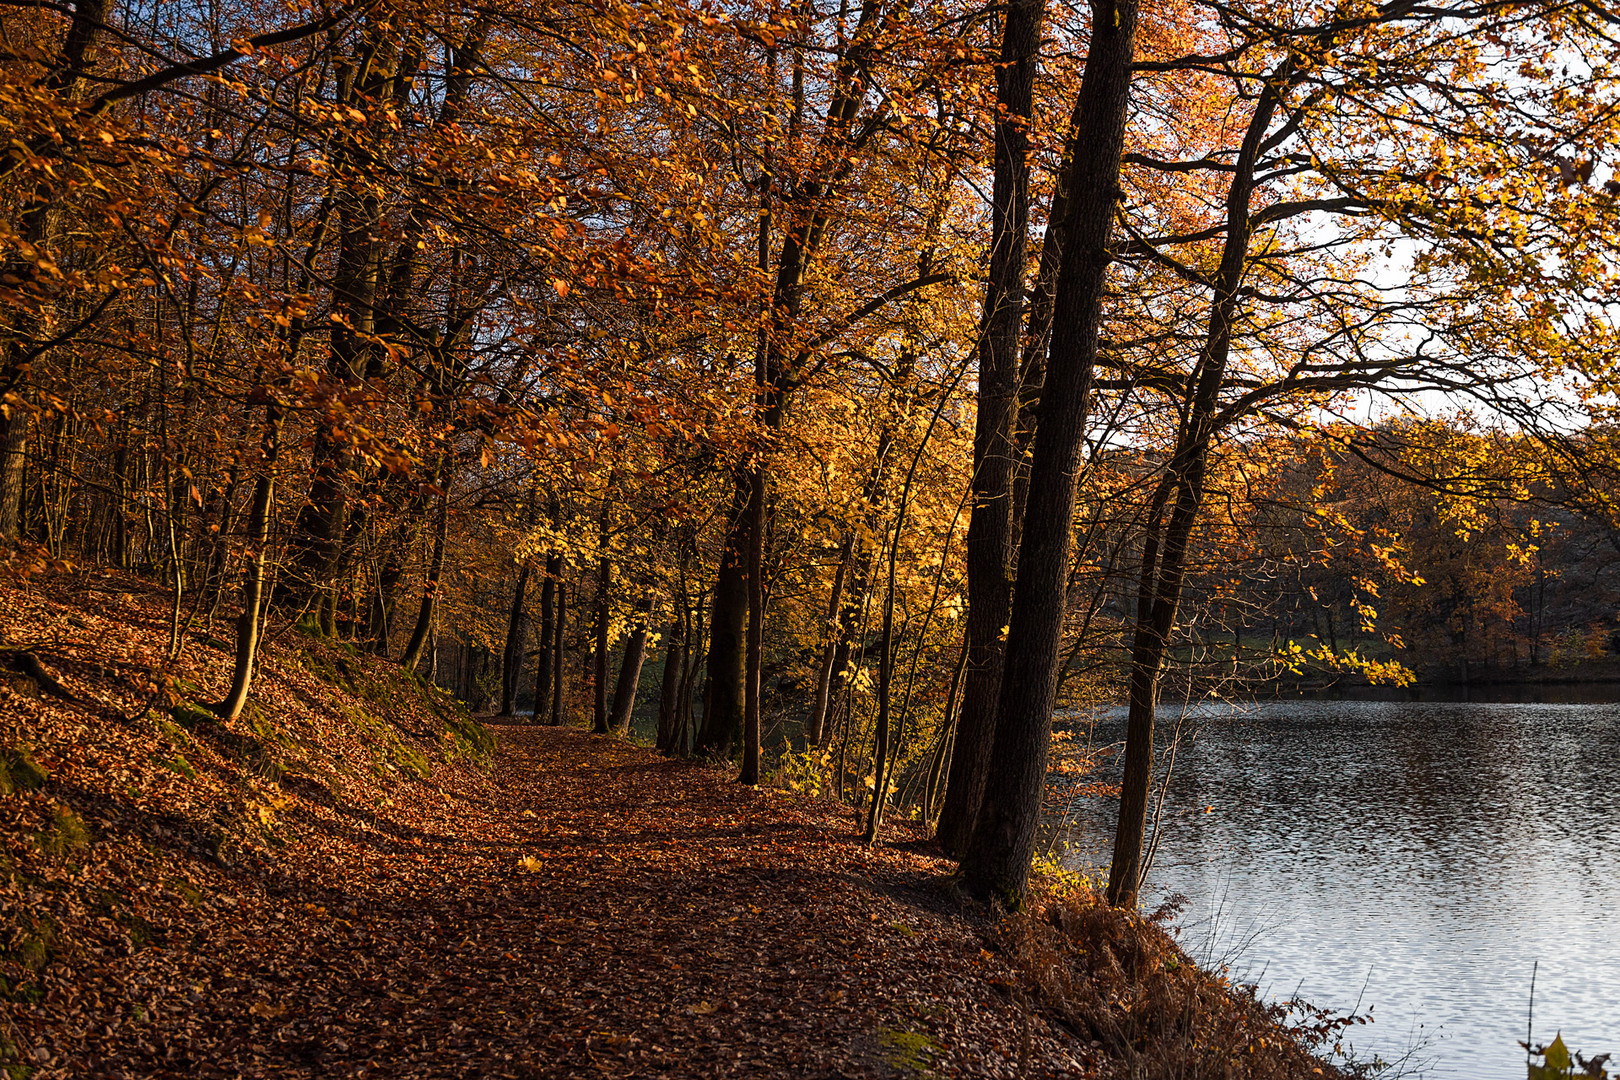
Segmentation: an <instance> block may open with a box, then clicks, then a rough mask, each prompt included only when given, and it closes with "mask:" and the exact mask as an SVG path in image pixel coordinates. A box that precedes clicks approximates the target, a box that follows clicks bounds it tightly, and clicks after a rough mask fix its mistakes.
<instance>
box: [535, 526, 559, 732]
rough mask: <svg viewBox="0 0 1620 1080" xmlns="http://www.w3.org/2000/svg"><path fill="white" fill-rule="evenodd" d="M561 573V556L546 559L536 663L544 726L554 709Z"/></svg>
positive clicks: (538, 700) (537, 714) (538, 709)
mask: <svg viewBox="0 0 1620 1080" xmlns="http://www.w3.org/2000/svg"><path fill="white" fill-rule="evenodd" d="M561 573H562V556H561V555H558V554H556V553H552V554H550V555H547V556H546V580H545V581H544V582H542V583H541V585H540V648H539V650H538V652H537V655H536V656H535V662H534V722H535V723H536V724H538V723H541V717H542V716H544V715H546V713H547V711H548V710H549V709H550V707H551V680H552V679H553V678H554V677H555V674H557V673H558V671H559V669H557V668H555V667H553V664H554V662H555V660H556V658H555V656H553V655H552V654H553V653H554V652H555V651H556V644H555V643H556V639H557V636H558V634H557V578H558V575H560V574H561Z"/></svg>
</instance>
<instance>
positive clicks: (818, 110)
mask: <svg viewBox="0 0 1620 1080" xmlns="http://www.w3.org/2000/svg"><path fill="white" fill-rule="evenodd" d="M1099 13H1100V14H1101V15H1105V16H1107V18H1106V20H1101V19H1100V16H1099ZM1615 25H1616V18H1615V16H1614V15H1612V14H1611V13H1609V12H1607V11H1605V10H1603V9H1602V8H1600V7H1599V6H1597V5H1594V4H1590V3H1585V2H1568V3H1562V2H1551V0H1537V2H1517V0H1515V2H1474V0H1457V2H1454V3H1449V2H1448V3H1440V4H1417V3H1414V2H1411V0H1387V2H1385V3H1382V4H1374V3H1366V2H1362V0H1335V2H1325V3H1315V2H1300V3H1272V2H1269V0H1240V2H1237V3H1223V2H1216V0H1174V2H1171V3H1167V4H1163V5H1158V6H1155V7H1153V8H1152V9H1151V10H1149V9H1143V10H1141V11H1140V12H1138V11H1137V8H1136V6H1135V4H1134V3H1129V2H1119V3H1111V2H1107V0H1099V3H1098V4H1096V5H1094V6H1093V7H1091V8H1087V7H1084V6H1078V7H1076V6H1070V5H1066V4H1053V5H1045V4H1043V3H1041V2H1040V0H1014V2H1013V3H1012V4H1011V5H994V4H977V3H957V2H955V0H927V2H917V0H866V2H865V3H864V4H859V5H857V4H853V3H849V2H841V3H838V4H829V3H816V2H813V0H781V2H766V3H716V2H707V0H706V2H702V3H689V4H688V3H663V2H660V0H643V2H636V3H621V2H617V0H589V2H581V3H574V2H567V0H565V2H555V0H547V2H545V3H531V2H529V0H490V2H487V3H480V4H470V3H460V2H459V0H365V2H361V3H354V4H336V3H325V2H313V0H289V2H287V3H282V4H264V3H257V2H252V0H230V2H226V3H208V4H196V3H192V2H187V3H175V2H169V0H152V2H140V3H134V2H128V3H113V2H111V0H80V2H78V3H76V4H72V5H67V4H57V3H54V2H47V0H0V128H3V130H0V142H3V143H4V144H5V149H4V151H3V152H0V208H3V212H0V259H3V264H4V265H3V272H0V344H3V350H4V355H3V360H0V393H3V395H4V396H3V409H0V411H3V416H4V420H3V427H0V431H3V444H0V538H3V539H4V541H5V542H6V544H7V547H6V552H7V555H6V558H7V559H8V560H9V568H10V572H11V573H13V574H16V575H22V576H29V575H36V576H38V579H39V580H40V581H60V580H62V575H73V574H76V573H80V572H83V570H84V568H87V567H92V566H105V567H115V568H120V569H121V570H124V571H130V572H133V573H136V574H139V575H142V576H144V577H146V578H148V579H150V580H152V581H155V582H158V583H160V584H161V586H162V588H163V589H164V590H165V591H166V594H167V596H168V598H169V607H170V615H171V629H170V634H169V640H168V647H167V652H166V655H163V656H149V657H142V658H132V659H133V660H134V662H137V663H138V664H139V665H140V666H141V667H142V669H143V671H144V672H145V673H146V675H145V677H147V678H149V679H150V680H151V682H152V684H153V685H154V686H156V687H159V688H162V687H164V686H165V685H167V684H166V680H169V681H170V682H172V674H173V672H174V671H175V670H176V666H177V663H178V661H179V658H180V657H182V656H183V655H186V654H190V655H191V656H192V657H195V656H196V655H197V654H198V652H199V651H207V650H213V651H214V653H215V655H216V657H217V663H218V664H220V665H229V666H230V668H231V670H232V672H233V678H232V680H231V690H230V692H229V693H228V694H226V695H225V697H224V699H223V700H222V701H220V702H218V703H210V708H211V709H213V711H215V712H216V713H217V714H218V715H219V716H220V717H222V718H224V719H225V720H227V721H229V720H234V719H235V718H237V717H238V716H239V715H240V714H241V713H242V712H243V710H244V708H245V707H247V706H248V704H249V703H250V702H251V701H252V698H253V693H254V689H253V687H254V674H255V658H256V655H257V651H258V649H259V647H260V643H261V642H262V641H263V640H265V639H266V638H269V639H276V638H281V637H284V636H286V635H288V634H306V635H314V636H321V637H327V638H335V639H339V640H341V641H344V642H348V643H351V644H352V645H353V646H354V647H356V648H359V649H364V650H367V651H370V652H372V653H375V654H376V655H378V656H382V657H387V658H390V659H393V660H396V661H397V662H398V663H399V664H400V665H401V666H402V667H403V668H405V669H407V670H408V671H414V672H416V673H417V674H418V675H419V676H420V677H421V678H423V679H425V680H429V681H431V682H436V683H437V684H439V685H440V686H443V687H445V688H447V689H450V690H451V691H452V692H453V693H454V694H455V695H456V696H458V697H460V698H462V699H463V700H464V701H466V702H468V703H469V704H470V705H471V706H472V707H473V708H474V710H477V711H488V712H494V713H499V714H503V715H506V714H512V713H514V712H519V713H521V714H522V715H525V716H532V717H533V719H534V720H535V721H536V722H539V723H549V724H560V723H571V722H576V721H590V722H591V723H592V724H593V725H594V727H595V729H596V730H597V731H600V732H604V733H605V732H610V731H619V732H624V731H626V730H629V729H630V728H631V727H632V726H635V727H636V728H637V730H638V732H639V733H641V734H643V735H645V736H647V737H650V738H653V739H655V740H656V741H657V743H658V745H659V746H660V747H661V748H663V749H665V750H666V751H667V752H669V753H672V754H698V755H707V756H711V757H715V758H720V759H732V758H734V757H736V758H738V759H739V760H740V761H741V763H742V770H743V776H744V779H745V780H748V781H751V782H758V780H759V779H760V778H761V777H762V775H763V774H765V773H775V774H777V775H778V776H779V777H780V778H781V780H782V781H783V782H785V783H789V784H791V785H794V786H796V787H799V788H802V789H805V790H809V791H812V792H817V793H825V794H833V795H836V796H837V797H838V798H840V799H844V800H849V801H853V802H855V803H857V804H858V805H860V806H862V807H865V808H866V809H867V811H868V817H869V822H870V824H869V828H868V832H869V834H871V835H875V830H876V828H877V822H878V821H879V820H880V819H881V817H882V815H883V813H884V812H885V810H886V809H889V810H892V812H894V813H898V814H902V815H907V816H912V817H915V818H920V819H924V820H927V821H935V820H938V821H939V829H940V837H941V841H942V843H943V844H944V845H945V847H946V850H947V851H951V852H962V851H964V850H966V849H967V848H968V846H969V840H970V835H971V833H972V830H973V828H974V827H975V822H976V821H977V822H979V827H980V828H981V831H982V830H984V829H985V828H986V826H984V824H983V821H984V815H982V814H980V812H979V809H980V804H981V801H982V800H983V799H985V798H986V796H985V794H984V792H985V791H986V790H987V788H988V790H990V791H992V792H996V791H1001V792H1003V793H1005V792H1006V791H1007V790H1010V789H1009V788H1008V787H1007V784H1009V783H1011V781H1010V780H1008V779H1007V778H1005V777H1002V778H1000V779H998V778H997V777H994V776H990V775H989V769H990V762H991V761H992V760H993V759H996V758H998V756H999V757H1001V758H1006V759H1008V760H1013V759H1014V758H1016V759H1017V760H1019V761H1022V762H1026V764H1029V769H1031V770H1033V775H1035V776H1036V778H1037V780H1043V778H1044V776H1045V766H1046V763H1047V756H1046V755H1047V749H1046V745H1047V739H1046V735H1045V732H1046V731H1049V725H1050V715H1051V707H1052V701H1053V698H1052V696H1051V694H1050V693H1048V692H1046V691H1041V693H1047V697H1046V703H1045V706H1044V715H1041V713H1042V708H1043V707H1042V706H1041V703H1040V701H1039V700H1036V701H1034V704H1033V705H1031V704H1029V703H1020V702H1018V701H1013V700H1012V698H1013V697H1014V696H1016V695H1015V694H1014V693H1013V692H1012V691H1009V690H1008V689H1007V688H1008V687H1011V688H1013V690H1018V689H1019V688H1022V687H1025V686H1034V687H1037V688H1038V687H1039V685H1041V684H1042V678H1033V679H1032V678H1027V677H1026V676H1027V671H1026V670H1025V669H1024V668H1017V669H1016V674H1010V675H1009V678H1008V680H1006V686H1003V680H1001V671H1002V668H1003V664H1004V661H1005V662H1009V663H1022V662H1023V661H1024V659H1025V657H1034V658H1035V659H1036V660H1038V659H1039V658H1040V657H1042V656H1046V655H1048V654H1050V655H1051V656H1055V657H1056V663H1055V668H1054V669H1053V671H1052V674H1053V681H1055V685H1056V690H1055V694H1056V698H1055V700H1056V703H1057V706H1058V707H1059V708H1062V707H1064V706H1067V705H1074V704H1087V703H1096V702H1113V701H1123V700H1126V699H1127V698H1129V699H1130V700H1131V701H1132V702H1133V704H1135V705H1136V706H1138V709H1137V711H1138V712H1140V711H1141V710H1142V708H1145V709H1146V713H1147V720H1148V721H1149V724H1151V712H1152V705H1153V702H1154V701H1155V700H1156V698H1157V695H1158V694H1159V693H1161V692H1162V693H1164V694H1167V695H1171V694H1175V695H1179V694H1181V693H1184V692H1191V693H1197V694H1205V693H1222V694H1234V693H1249V692H1255V691H1263V690H1264V689H1265V688H1267V687H1270V686H1274V685H1275V684H1276V683H1277V681H1278V680H1282V681H1284V682H1287V683H1293V682H1305V683H1319V682H1322V681H1326V680H1329V679H1336V678H1348V679H1366V678H1371V679H1374V680H1379V681H1395V682H1404V681H1408V680H1410V679H1411V678H1412V677H1414V676H1417V677H1422V678H1428V679H1460V680H1463V681H1467V680H1471V679H1474V680H1477V679H1481V678H1490V677H1500V676H1501V675H1502V674H1503V673H1505V672H1512V673H1518V674H1520V675H1523V674H1524V673H1526V672H1529V673H1535V674H1547V673H1552V674H1553V675H1557V673H1559V672H1565V673H1566V674H1567V672H1568V671H1569V670H1570V669H1571V666H1572V665H1586V667H1585V668H1583V669H1582V670H1586V671H1592V670H1598V671H1600V672H1607V673H1608V674H1610V675H1613V674H1614V669H1613V668H1612V667H1605V666H1604V664H1605V662H1606V661H1605V658H1609V657H1612V655H1613V654H1614V653H1615V652H1616V651H1617V650H1620V641H1617V632H1620V623H1617V621H1616V615H1617V598H1620V592H1617V587H1620V582H1617V581H1616V577H1615V572H1614V571H1615V567H1616V565H1617V561H1620V560H1617V556H1620V516H1617V511H1616V504H1615V500H1616V498H1617V497H1620V471H1617V470H1620V444H1617V441H1616V434H1615V430H1616V429H1615V426H1614V421H1615V417H1614V399H1613V396H1612V392H1613V389H1614V385H1613V381H1614V374H1615V371H1616V367H1615V364H1616V360H1617V357H1620V353H1617V349H1616V345H1617V342H1616V340H1615V333H1614V328H1613V325H1612V321H1611V318H1610V315H1611V311H1612V303H1613V300H1614V298H1615V295H1616V293H1615V285H1616V281H1615V277H1616V271H1617V266H1616V263H1615V258H1614V244H1615V234H1614V231H1615V223H1616V221H1620V215H1617V214H1616V199H1617V194H1620V182H1617V181H1616V180H1615V179H1612V178H1611V176H1612V174H1611V160H1612V158H1613V155H1614V142H1615V138H1616V135H1617V132H1620V126H1617V125H1620V110H1617V108H1616V106H1617V104H1620V93H1617V87H1616V85H1615V72H1614V69H1613V67H1612V62H1613V58H1614V56H1615V50H1616V47H1617V43H1616V41H1615V39H1614V28H1615ZM1099 26H1100V27H1103V28H1104V29H1105V30H1106V33H1102V32H1099V31H1097V30H1096V27H1099ZM1094 38H1095V40H1094ZM1109 50H1113V52H1109ZM1121 50H1123V52H1122V53H1121ZM1111 56H1112V57H1113V58H1114V59H1113V61H1112V62H1113V64H1114V67H1113V69H1111V70H1113V72H1114V81H1113V83H1106V82H1105V76H1107V75H1108V74H1109V71H1108V70H1105V68H1106V65H1105V64H1104V61H1107V60H1108V59H1109V57H1111ZM1121 57H1122V59H1121ZM1110 93H1111V94H1112V96H1111V97H1110V96H1109V95H1110ZM1111 102H1112V103H1113V104H1110V103H1111ZM1110 109H1113V110H1114V112H1113V113H1110V111H1109V110H1110ZM1115 114H1117V116H1116V115H1115ZM1111 117H1113V119H1111ZM1088 229H1089V230H1090V231H1089V232H1088ZM1088 283H1089V284H1088ZM1088 289H1089V290H1090V291H1089V292H1088V291H1087V290H1088ZM1088 335H1089V336H1088ZM1065 432H1067V434H1065ZM1065 439H1068V440H1069V441H1068V442H1067V443H1065V442H1064V440H1065ZM1043 444H1044V445H1045V446H1046V447H1049V448H1051V447H1055V448H1057V449H1053V450H1051V453H1052V454H1056V455H1057V457H1055V458H1053V459H1052V464H1051V465H1050V467H1049V468H1048V467H1046V466H1043V465H1042V459H1041V453H1042V447H1043ZM1064 447H1067V448H1066V449H1065V448H1064ZM1043 469H1044V470H1045V471H1043ZM1054 477H1057V478H1058V479H1056V480H1054ZM1066 488H1067V489H1072V505H1069V504H1068V503H1066V502H1065V499H1067V498H1068V496H1067V495H1064V494H1063V490H1064V489H1066ZM1054 521H1055V522H1056V523H1057V524H1056V525H1055V526H1053V525H1051V524H1050V523H1051V522H1054ZM1054 528H1055V529H1056V532H1055V533H1054V532H1053V529H1054ZM1043 530H1044V531H1043ZM1053 536H1057V537H1059V538H1060V539H1061V544H1060V545H1059V546H1057V547H1054V546H1053V544H1057V543H1058V541H1057V540H1050V539H1042V538H1043V537H1047V538H1050V537H1053ZM1042 544H1045V545H1046V546H1045V547H1042V546H1040V545H1042ZM1032 551H1033V552H1034V553H1035V555H1034V556H1032V555H1031V552H1032ZM1054 552H1055V554H1054ZM1036 556H1038V558H1039V560H1043V561H1040V562H1039V565H1040V566H1041V567H1044V568H1045V569H1043V570H1042V573H1043V574H1045V576H1042V577H1037V576H1034V575H1033V573H1032V569H1031V568H1033V567H1036V566H1037V561H1035V557H1036ZM46 587H48V586H46ZM1015 597H1017V601H1016V604H1027V605H1031V608H1030V611H1024V609H1023V608H1022V607H1019V606H1015ZM1038 602H1044V603H1045V610H1046V614H1041V613H1035V612H1034V611H1033V605H1035V604H1037V603H1038ZM1020 612H1023V614H1020ZM1037 614H1040V617H1041V618H1043V619H1046V620H1047V621H1046V622H1045V623H1041V625H1043V626H1047V625H1049V624H1050V625H1051V626H1055V630H1052V631H1050V632H1048V631H1042V632H1041V633H1044V634H1045V637H1044V638H1041V641H1042V642H1044V643H1043V644H1041V647H1040V648H1039V649H1032V650H1025V649H1022V648H1020V647H1019V645H1018V644H1017V642H1020V641H1023V640H1024V639H1022V638H1019V636H1018V635H1019V634H1020V633H1023V632H1024V631H1023V630H1020V627H1029V626H1035V625H1036V623H1037V622H1039V620H1038V619H1036V615H1037ZM1053 620H1055V622H1054V621H1053ZM1029 632H1030V633H1031V634H1035V631H1033V630H1031V631H1029ZM1009 633H1010V634H1011V635H1012V636H1013V639H1014V642H1015V644H1014V645H1013V647H1012V648H1011V650H1010V651H1008V650H1006V642H1007V640H1008V639H1007V635H1008V634H1009ZM1036 636H1037V637H1038V636H1039V635H1036ZM1029 640H1031V641H1033V640H1035V638H1034V637H1032V638H1030V639H1029ZM9 644H10V645H12V646H14V647H16V648H22V647H23V646H24V645H25V643H22V642H12V643H9ZM1042 650H1045V651H1044V652H1043V651H1042ZM1004 652H1007V655H1005V656H1004ZM1037 654H1038V655H1037ZM1008 656H1010V657H1011V659H1010V660H1009V659H1008ZM1030 662H1031V663H1034V662H1035V660H1031V661H1030ZM1043 662H1044V661H1043ZM1010 670H1011V669H1010ZM1035 696H1036V698H1037V699H1038V698H1039V697H1040V693H1037V694H1036V695H1035ZM1014 714H1017V715H1018V716H1029V717H1034V719H1033V720H1032V721H1030V722H1031V723H1033V724H1034V726H1033V727H1029V726H1028V725H1027V724H1026V725H1025V727H1024V728H1021V729H1020V730H1021V731H1026V732H1028V731H1033V732H1034V734H1033V735H1031V736H1029V739H1033V740H1034V741H1033V742H1028V745H1029V746H1035V745H1036V744H1038V750H1029V751H1028V752H1027V753H1024V754H1022V756H1019V755H1015V754H1013V752H1012V751H1011V750H1009V749H1007V748H1009V747H1014V746H1015V744H1016V745H1025V744H1022V743H1016V739H1014V736H1013V735H1010V734H1008V733H1007V731H1008V730H1010V729H1008V728H1007V723H1008V721H1007V719H1006V718H1007V717H1009V716H1013V715H1014ZM1134 715H1135V714H1134V713H1133V716H1134ZM998 724H999V725H1000V727H998ZM1042 725H1045V727H1043V726H1042ZM1148 734H1149V736H1151V726H1149V728H1148ZM1018 737H1020V738H1022V737H1023V736H1018ZM1133 738H1136V736H1135V735H1133ZM1008 740H1013V741H1008ZM1026 741H1027V740H1026ZM1148 745H1149V746H1151V738H1150V739H1149V743H1148ZM992 747H997V748H1001V750H1000V751H998V753H994V754H993V753H992ZM762 756H763V761H762ZM1129 768H1130V766H1127V769H1128V770H1129ZM1149 773H1151V767H1150V765H1149ZM998 784H1000V785H1001V786H1000V787H998V786H997V785H998ZM1129 784H1130V780H1129V775H1128V776H1127V786H1129ZM1024 786H1025V788H1028V786H1029V785H1028V784H1027V783H1026V784H1025V785H1024ZM1004 801H1005V800H1004ZM1014 801H1016V800H1014ZM1036 801H1037V802H1038V792H1037V795H1036ZM1014 816H1015V817H1016V816H1017V815H1014ZM1025 816H1026V817H1027V815H1025ZM1022 827H1023V826H1022V825H1018V826H1017V828H1022ZM1014 831H1017V829H1016V828H1015V829H1014ZM1137 840H1138V845H1139V843H1140V837H1139V836H1138V838H1137ZM1015 847H1016V844H1015ZM1024 854H1025V857H1026V863H1027V845H1026V846H1025V850H1024ZM1021 874H1022V871H1016V872H1012V874H1011V877H1010V878H1009V877H1008V875H1007V873H1006V872H1005V871H1004V869H1003V870H998V871H996V872H995V873H993V874H992V875H991V876H992V877H996V876H997V875H999V876H1000V878H1001V879H1002V880H1003V884H1004V885H1005V882H1006V881H1008V880H1010V881H1012V886H1011V890H1012V892H1014V893H1016V892H1017V891H1018V890H1020V889H1021V888H1022V877H1021ZM1122 890H1123V895H1124V896H1126V897H1127V898H1134V890H1135V884H1134V882H1133V881H1127V882H1126V883H1124V885H1123V886H1122Z"/></svg>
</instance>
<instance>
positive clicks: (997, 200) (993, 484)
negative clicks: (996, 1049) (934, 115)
mask: <svg viewBox="0 0 1620 1080" xmlns="http://www.w3.org/2000/svg"><path fill="white" fill-rule="evenodd" d="M1044 15H1045V0H1015V2H1014V3H1011V4H1009V6H1008V7H1007V15H1006V25H1005V28H1004V31H1003V35H1002V43H1001V63H1000V64H998V65H997V67H996V102H997V105H998V106H999V107H1000V110H1001V112H1000V116H999V118H998V119H997V122H996V136H995V138H996V152H995V176H994V181H993V187H992V195H991V215H992V217H991V241H990V266H989V275H988V279H987V280H986V282H985V290H984V311H983V314H982V316H981V320H980V329H979V402H978V415H977V418H976V419H975V422H974V433H973V480H972V486H973V509H972V511H971V514H970V516H969V518H968V534H967V576H968V590H967V591H968V616H967V639H968V667H967V681H966V688H965V689H964V691H963V695H962V712H961V718H960V719H959V721H958V723H957V733H956V750H955V753H954V754H953V755H952V758H951V771H950V777H949V780H948V782H947V785H946V789H945V806H944V808H943V809H942V810H941V812H940V817H939V828H938V831H937V834H938V837H939V842H940V846H941V847H943V848H944V849H945V851H946V852H947V853H949V854H960V853H961V852H962V850H963V849H964V847H965V845H966V843H967V839H968V836H969V835H970V834H971V832H972V830H973V822H974V819H975V817H976V816H977V814H978V811H979V803H980V800H981V799H982V797H983V792H984V782H985V770H986V768H987V767H988V765H989V754H990V745H991V738H992V733H993V731H994V726H995V707H996V695H997V692H998V689H999V687H1000V685H1001V672H1002V660H1003V641H1002V629H1003V627H1005V626H1006V625H1007V613H1008V610H1009V607H1010V603H1011V597H1012V583H1011V580H1010V579H1011V569H1010V563H1011V561H1012V534H1013V521H1012V475H1013V465H1014V448H1013V425H1014V419H1015V417H1016V415H1017V411H1018V340H1019V332H1020V330H1021V328H1022V317H1023V297H1024V262H1025V259H1024V251H1025V248H1026V246H1027V237H1028V232H1029V155H1030V150H1029V134H1028V128H1029V118H1030V115H1031V113H1032V111H1033V108H1034V105H1033V101H1034V83H1035V65H1036V55H1037V53H1038V51H1039V47H1040V38H1041V21H1042V19H1043V17H1044Z"/></svg>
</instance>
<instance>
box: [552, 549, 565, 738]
mask: <svg viewBox="0 0 1620 1080" xmlns="http://www.w3.org/2000/svg"><path fill="white" fill-rule="evenodd" d="M559 563H560V560H559ZM567 631H568V590H567V589H565V588H564V587H563V581H562V578H561V577H559V578H558V579H557V635H556V636H555V637H554V638H552V640H551V647H552V650H553V651H552V654H551V726H552V727H561V726H562V724H563V721H564V720H565V719H566V717H565V715H564V709H563V670H564V669H563V661H564V660H565V659H567V655H568V641H567V637H566V634H567Z"/></svg>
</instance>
